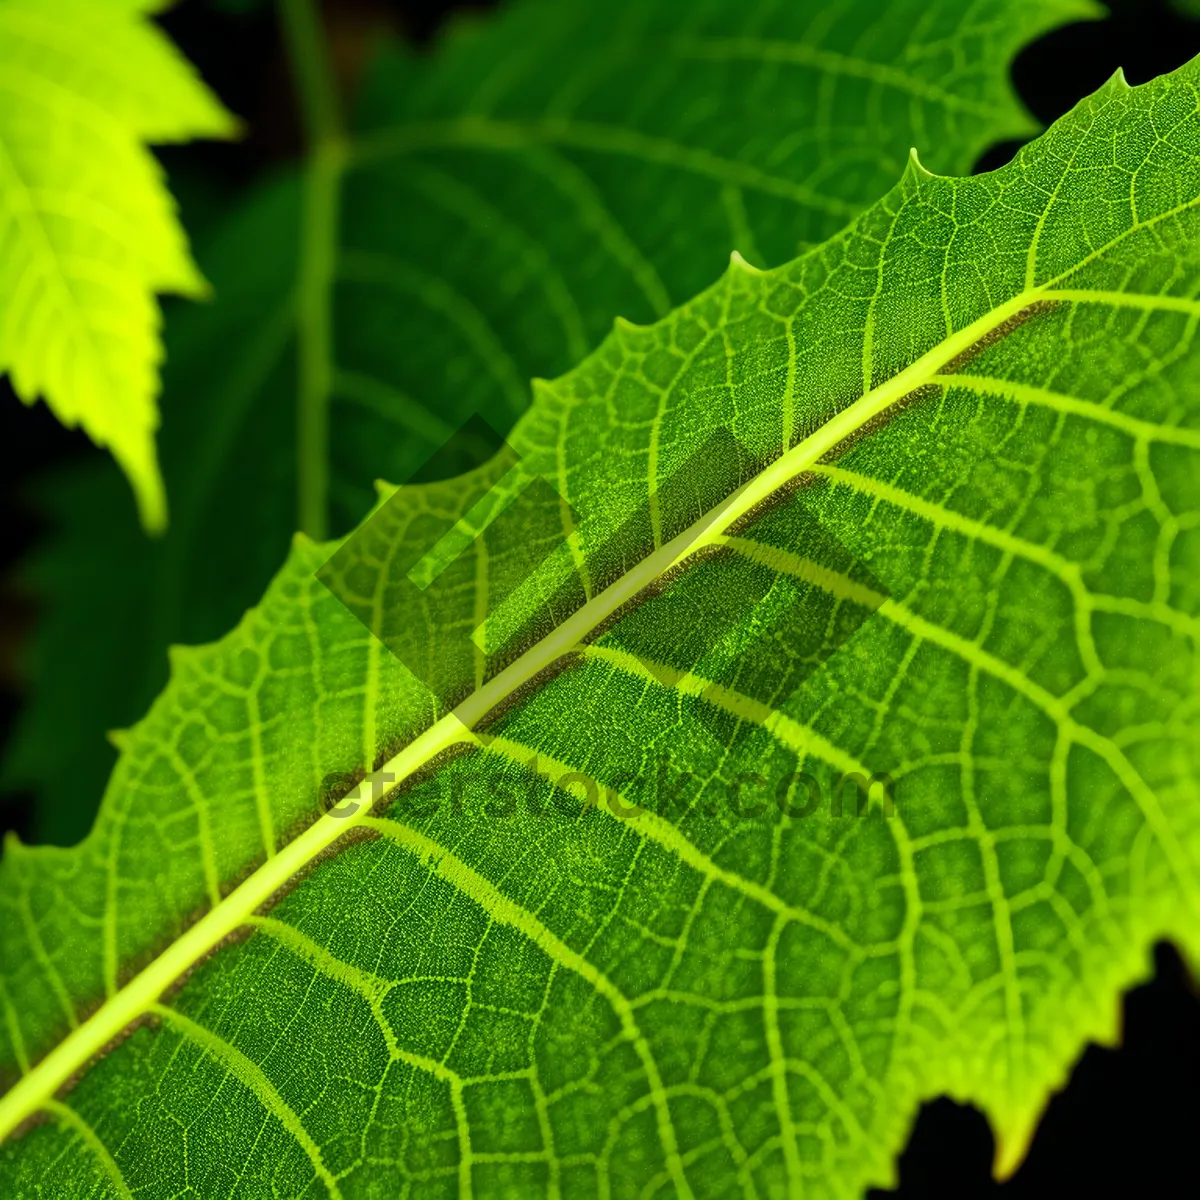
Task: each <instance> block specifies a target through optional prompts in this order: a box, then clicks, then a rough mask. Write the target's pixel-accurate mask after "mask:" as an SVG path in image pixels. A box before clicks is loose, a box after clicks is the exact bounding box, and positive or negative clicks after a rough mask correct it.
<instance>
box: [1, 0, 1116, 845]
mask: <svg viewBox="0 0 1200 1200" xmlns="http://www.w3.org/2000/svg"><path fill="white" fill-rule="evenodd" d="M1099 11H1100V10H1099V9H1097V8H1095V7H1093V6H1090V5H1087V4H1085V3H1082V2H1080V0H1053V2H1051V3H1048V2H1047V0H999V2H998V0H980V2H979V3H963V2H962V0H944V2H940V0H939V2H937V3H930V2H929V0H842V2H840V3H836V4H823V5H812V4H779V3H773V2H768V0H750V2H749V3H741V2H738V0H714V2H713V3H707V4H695V3H681V2H680V0H615V2H614V0H609V2H601V0H575V2H573V3H570V4H561V3H552V2H551V3H547V2H544V0H514V2H513V3H511V4H506V5H503V6H501V7H500V8H499V9H498V10H497V11H496V12H494V13H492V14H490V15H489V16H488V18H487V19H486V20H484V19H482V18H480V19H478V20H477V21H476V22H475V23H474V24H471V25H460V26H458V27H455V28H452V29H451V30H450V31H449V32H448V33H447V35H446V37H445V38H444V39H443V41H442V43H441V44H440V45H439V46H438V47H437V48H436V51H435V52H433V53H431V54H428V55H420V56H415V55H409V54H407V53H403V52H401V51H399V50H397V49H392V50H390V51H389V52H387V53H385V54H384V55H382V56H381V59H380V61H379V62H378V63H377V64H376V66H375V69H374V71H373V72H372V73H371V75H370V76H369V81H368V83H367V85H366V86H365V87H364V92H363V95H362V96H361V98H360V104H359V113H358V120H357V126H356V130H355V132H354V133H353V135H352V136H351V137H350V139H349V148H348V154H347V156H346V160H345V162H344V163H341V164H334V165H333V166H332V167H331V168H330V169H331V170H332V171H333V173H334V176H335V177H334V178H332V179H327V180H326V181H325V183H324V184H323V186H324V187H326V188H328V189H329V192H330V193H331V194H336V195H337V197H338V209H339V211H340V220H339V222H338V223H337V225H336V227H335V226H334V225H333V224H332V223H330V222H325V223H323V224H321V223H318V224H316V225H314V226H312V227H308V226H303V227H302V221H301V212H302V208H303V205H302V203H301V194H300V189H299V188H298V186H297V183H296V181H295V180H285V181H283V182H281V183H278V184H276V185H273V186H271V187H269V188H266V189H264V190H262V191H260V192H258V193H257V194H255V195H252V196H251V197H248V198H247V201H246V204H245V206H244V208H243V210H242V211H241V212H240V213H238V214H236V215H235V216H234V217H233V218H232V219H231V220H230V221H229V222H228V223H227V224H226V225H225V227H224V228H223V229H222V230H221V231H220V233H219V234H218V235H217V236H216V237H215V239H214V240H213V243H212V244H211V245H210V246H208V247H207V248H206V249H205V250H204V251H203V253H202V262H203V265H204V270H205V273H206V275H207V276H208V277H209V278H210V279H211V280H212V281H213V284H214V287H215V290H216V299H215V301H214V303H212V304H211V305H203V306H200V305H197V306H189V307H188V308H186V309H184V310H181V311H177V312H176V313H175V314H174V315H173V320H172V325H171V327H170V328H168V330H167V336H168V342H169V348H170V359H169V361H168V363H167V367H166V375H165V381H166V382H165V386H166V389H167V392H168V394H169V395H170V396H171V397H172V401H171V414H172V416H171V420H170V421H169V422H168V423H167V425H166V427H165V428H164V430H163V433H162V438H161V452H162V456H163V462H164V471H165V473H166V476H167V479H168V481H169V484H170V488H171V495H172V506H173V510H174V513H175V518H176V520H175V528H174V529H173V531H172V532H171V533H170V535H169V536H168V537H167V539H166V540H165V541H164V542H163V544H162V546H161V547H159V546H155V547H147V546H145V545H143V544H142V541H141V540H137V539H132V538H128V539H127V538H123V537H119V536H115V533H114V531H120V530H122V529H123V528H124V526H125V525H126V524H127V523H128V517H127V515H126V511H125V510H126V508H127V501H126V498H125V496H124V495H123V493H122V492H121V489H120V488H119V486H117V481H115V480H113V479H111V478H108V479H106V478H105V477H104V476H103V473H102V472H99V471H94V472H92V473H91V475H90V476H89V477H82V476H75V477H73V478H71V479H70V480H57V481H55V486H54V488H52V489H51V488H47V496H46V503H47V504H48V506H49V507H50V508H51V510H52V512H53V514H54V516H55V517H56V518H57V527H59V528H61V529H62V530H63V535H62V540H61V542H60V543H59V544H58V545H57V546H56V548H55V549H54V550H53V551H51V552H48V554H47V556H46V559H45V561H44V562H43V563H42V564H40V565H39V566H38V567H36V568H35V571H34V573H33V579H32V582H33V583H34V584H35V585H41V586H42V587H43V588H44V589H45V590H46V591H47V592H48V593H49V595H50V597H51V599H52V602H50V603H48V604H47V606H46V617H45V619H44V623H43V625H42V627H41V628H42V629H43V630H44V633H43V634H42V636H41V642H40V645H39V658H38V661H39V663H40V664H42V666H41V669H40V674H39V678H38V687H37V689H36V691H35V694H34V698H33V701H32V704H33V707H32V708H31V710H30V711H29V713H28V716H27V718H26V723H25V724H24V725H23V726H22V728H21V730H20V732H19V733H18V735H17V737H16V741H15V743H14V746H13V748H12V750H11V752H10V753H9V755H8V756H7V758H6V762H5V770H4V778H5V780H6V781H7V782H8V783H9V784H11V785H15V786H20V787H28V786H30V785H33V786H36V787H38V788H39V789H40V791H41V795H42V797H43V799H44V804H43V805H42V806H41V811H42V812H44V813H45V814H46V815H45V818H44V820H43V822H42V825H41V828H40V830H39V834H40V836H42V837H44V838H47V839H49V840H53V841H56V842H63V843H70V842H74V841H76V840H78V838H80V837H81V836H82V835H83V833H84V832H86V830H87V829H88V828H89V827H90V822H91V820H92V817H93V815H94V812H95V797H97V796H98V795H99V794H100V792H101V791H102V790H103V786H104V782H105V781H106V780H107V778H108V775H109V773H110V771H111V769H112V764H113V755H112V751H111V748H110V747H109V746H108V744H107V743H106V742H105V741H104V739H103V734H104V731H106V730H108V729H113V728H123V727H124V726H126V725H128V724H130V723H131V722H132V721H134V720H136V719H137V718H138V717H140V716H141V715H142V714H143V713H144V712H145V710H146V708H147V706H148V705H149V704H150V702H151V700H152V699H153V698H154V696H155V695H156V694H157V693H158V691H159V690H160V689H161V687H162V686H163V683H164V682H165V678H166V670H165V659H164V653H163V652H164V649H165V647H166V646H167V645H168V644H169V643H170V642H172V641H185V642H196V641H204V640H207V639H209V638H213V637H216V636H218V635H219V634H221V633H223V632H224V631H225V630H227V629H229V628H230V627H231V626H232V625H233V623H234V622H235V621H236V620H237V619H238V617H239V616H240V615H241V613H242V612H243V611H244V610H245V609H246V607H247V606H248V605H250V604H252V603H254V602H255V600H256V599H257V598H258V597H259V596H261V595H262V591H263V589H264V587H265V586H266V583H267V581H268V580H269V579H270V577H271V575H272V574H273V573H274V572H275V571H276V570H277V569H278V566H279V563H280V561H281V560H282V558H283V555H284V553H285V550H286V547H287V543H288V538H289V537H290V536H291V534H292V532H293V531H294V529H295V528H296V527H297V518H296V512H297V509H296V493H297V479H296V445H295V408H296V396H297V394H298V391H300V390H302V389H304V388H305V387H311V386H313V380H312V379H309V378H308V376H310V375H312V374H313V372H311V371H309V372H307V374H306V373H304V372H299V373H298V371H297V368H296V363H297V359H298V357H299V355H298V346H297V340H296V339H297V334H296V313H297V308H296V305H297V281H298V279H300V278H306V277H307V276H306V267H305V265H304V264H305V263H310V262H314V261H317V262H319V263H328V264H332V265H331V268H330V269H329V270H328V271H327V272H325V274H324V276H323V277H322V276H321V275H320V272H318V276H319V278H318V283H317V291H318V293H320V294H318V295H317V296H315V297H313V296H308V297H307V298H306V300H305V303H306V304H309V305H310V306H311V305H313V304H316V305H317V306H320V304H321V303H323V301H322V296H324V297H325V300H327V302H328V305H329V312H330V313H331V325H332V329H331V332H330V340H329V343H328V344H329V345H330V346H331V353H330V356H329V357H330V358H331V361H330V362H329V363H328V364H327V366H328V370H327V372H322V371H320V370H318V371H317V372H316V375H317V376H322V377H325V378H327V379H328V380H329V381H330V386H329V387H328V388H327V389H325V391H324V392H323V399H321V400H319V401H318V403H324V404H326V405H327V406H328V410H329V422H330V428H331V430H332V438H331V444H330V445H329V447H328V459H329V466H330V479H331V483H330V488H329V495H328V498H327V499H328V503H327V505H326V507H327V509H328V513H329V522H330V527H331V529H333V530H334V531H336V532H339V533H341V532H344V531H346V530H348V529H350V528H352V527H353V525H354V524H355V523H356V522H357V521H358V520H360V518H361V517H362V514H363V513H364V512H365V511H366V509H367V507H368V506H369V505H370V504H371V503H372V501H373V498H374V493H373V492H372V490H371V489H372V484H373V482H374V480H376V479H392V480H397V481H398V480H401V479H405V478H407V477H408V475H409V473H410V472H411V471H412V470H413V469H414V468H415V467H416V466H417V465H419V464H420V463H421V462H422V461H424V459H425V458H426V457H427V456H428V455H429V454H430V453H431V452H432V450H433V449H434V448H436V447H438V446H440V445H441V444H442V443H443V441H444V440H445V439H446V438H447V437H448V436H449V435H450V434H451V433H452V432H453V430H454V429H455V428H457V427H458V425H459V424H460V423H461V422H462V421H464V420H465V419H466V418H467V417H468V416H469V415H470V414H471V413H472V412H474V411H480V412H483V413H484V415H486V416H487V417H488V419H489V420H491V422H492V423H493V424H494V425H496V426H497V427H498V428H500V430H501V432H507V430H508V429H509V428H510V427H511V425H512V423H513V421H515V419H516V418H517V416H518V415H519V414H520V413H521V412H522V411H523V410H524V408H525V406H526V404H527V402H528V382H527V381H528V379H529V378H530V377H531V376H542V377H553V376H554V375H557V374H560V373H561V372H563V371H565V370H567V369H568V368H570V367H571V366H573V365H574V364H575V363H577V362H578V361H579V359H580V358H581V357H582V356H583V355H584V354H585V353H587V352H588V351H589V350H591V349H592V348H594V347H595V346H596V345H597V344H599V342H600V341H601V339H602V338H603V337H604V335H605V334H606V333H607V332H608V330H609V328H610V326H611V323H612V319H613V317H614V316H616V315H617V314H621V315H622V316H625V317H627V318H629V319H631V320H635V321H646V320H652V319H654V318H655V317H658V316H661V315H662V314H663V313H665V312H666V311H667V310H668V309H669V308H671V307H672V306H673V305H675V304H679V303H682V302H683V301H684V300H687V299H688V298H690V297H691V296H693V295H694V294H695V293H696V292H697V291H699V290H700V289H701V288H703V287H705V286H707V285H708V284H709V283H710V282H711V281H712V280H713V279H715V278H716V277H717V275H718V274H719V273H720V272H721V270H723V269H724V266H725V264H726V263H727V262H728V258H729V253H730V251H732V250H735V249H736V250H738V251H739V252H741V253H742V254H743V255H744V256H746V258H747V259H748V260H751V261H754V262H755V263H756V264H757V265H759V266H765V265H776V264H778V263H781V262H785V261H787V260H788V259H790V258H792V257H794V256H795V255H796V254H797V253H798V251H799V249H800V247H801V245H802V244H805V245H807V244H812V243H816V242H820V241H822V240H823V239H824V238H826V237H828V236H830V235H831V234H833V233H835V232H836V231H837V230H838V229H839V228H841V227H842V226H843V225H844V224H845V223H846V222H847V221H849V220H850V219H851V218H852V217H853V216H855V215H857V214H858V213H859V212H860V211H861V210H862V209H863V208H864V207H866V206H867V205H868V204H871V203H873V202H874V201H876V200H877V199H878V198H879V197H880V196H881V195H883V194H884V192H886V191H887V189H888V188H890V187H891V186H892V184H893V183H894V182H895V179H896V177H897V175H898V173H899V171H900V170H901V168H902V167H903V165H904V159H905V155H906V154H907V152H908V148H909V147H910V146H913V145H916V146H919V147H920V148H921V152H922V154H923V155H924V156H925V160H926V161H927V163H928V164H929V165H930V166H932V167H934V168H936V169H940V170H945V171H950V172H954V173H956V174H967V173H969V171H970V170H971V168H972V166H973V164H974V162H975V160H976V159H977V157H978V156H979V154H980V153H982V152H983V150H984V149H985V148H987V147H988V146H990V145H991V144H993V143H994V142H996V141H998V140H1000V139H1003V138H1014V137H1022V136H1026V135H1028V134H1030V133H1032V132H1033V131H1034V126H1033V122H1032V120H1031V118H1030V117H1029V116H1028V114H1026V113H1025V112H1024V111H1023V110H1022V108H1021V106H1020V105H1019V104H1018V102H1017V100H1016V98H1015V96H1014V94H1013V91H1012V87H1011V84H1010V83H1009V78H1008V75H1009V66H1010V63H1011V61H1012V58H1013V56H1014V55H1015V54H1016V52H1017V51H1018V49H1020V47H1022V46H1024V45H1026V44H1027V43H1028V42H1029V41H1031V40H1032V39H1033V38H1035V37H1037V36H1038V35H1039V34H1040V33H1041V32H1042V31H1044V30H1046V29H1048V28H1050V27H1052V26H1054V25H1057V24H1061V23H1063V22H1066V21H1069V20H1072V19H1077V18H1081V17H1085V16H1094V15H1098V13H1099ZM231 347H237V349H236V351H234V350H231ZM306 380H307V382H306ZM316 383H317V385H318V386H320V380H319V379H317V380H316ZM464 466H465V464H464ZM460 469H461V468H460ZM233 531H236V536H231V534H232V533H233ZM93 560H98V561H99V563H101V564H103V569H101V568H100V567H99V566H98V567H97V568H96V569H95V570H93V571H91V572H90V578H91V582H92V586H91V587H90V588H89V589H88V592H87V596H86V602H85V600H84V596H83V593H82V592H81V590H80V589H79V588H77V587H75V586H73V584H71V583H66V584H64V583H63V582H62V579H63V577H64V576H65V577H67V578H69V579H72V580H73V579H76V578H78V575H79V573H80V572H79V569H78V566H77V564H79V563H84V562H91V561H93ZM101 618H102V619H103V620H104V621H105V623H106V624H105V628H106V629H108V630H110V631H111V636H110V637H108V638H105V639H91V642H92V643H93V644H90V645H86V646H85V645H81V641H83V639H81V638H80V637H79V635H78V633H77V630H78V629H79V628H80V627H82V628H92V627H93V626H94V624H95V623H96V621H97V620H99V619H101ZM59 647H68V648H69V650H60V649H59ZM117 647H119V648H120V652H119V654H117V653H116V648H117ZM60 655H62V658H60ZM80 655H86V663H81V661H80V657H79V656H80ZM68 681H69V682H68ZM64 737H66V738H69V740H70V741H71V742H72V744H73V745H75V746H76V747H77V755H76V756H75V757H74V758H73V759H72V760H71V763H70V765H69V766H68V765H67V764H66V760H65V759H64V757H63V755H62V754H61V753H60V751H59V747H60V745H61V742H62V740H63V738H64Z"/></svg>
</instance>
